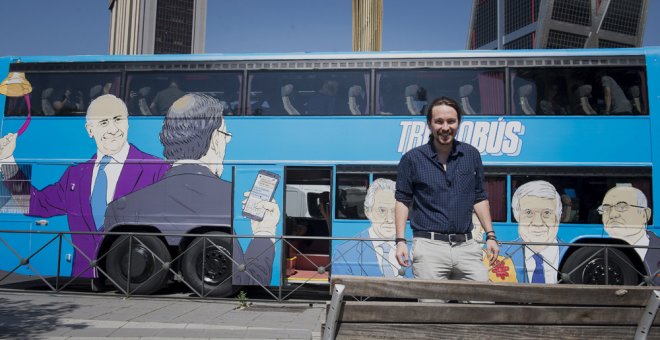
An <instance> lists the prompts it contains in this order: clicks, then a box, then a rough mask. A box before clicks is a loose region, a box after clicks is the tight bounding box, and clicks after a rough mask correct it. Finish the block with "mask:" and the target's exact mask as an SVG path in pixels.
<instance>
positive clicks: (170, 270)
mask: <svg viewBox="0 0 660 340" xmlns="http://www.w3.org/2000/svg"><path fill="white" fill-rule="evenodd" d="M77 234H78V235H88V236H90V241H91V239H92V237H91V236H92V235H97V236H102V237H104V238H112V240H113V242H112V244H111V246H110V247H109V248H107V251H104V252H103V253H102V254H100V255H99V257H98V258H94V257H93V256H90V254H86V253H85V252H84V251H83V249H81V248H80V246H79V245H77V244H75V242H73V241H72V236H73V235H77ZM10 235H11V236H12V237H9V236H10ZM17 235H19V236H20V237H23V238H26V237H30V239H31V240H32V241H31V242H32V243H35V236H37V235H42V236H44V237H45V239H44V241H41V242H39V244H38V245H36V246H34V244H33V247H34V249H35V250H33V251H29V254H26V253H25V249H23V248H21V247H19V245H17V244H16V243H14V242H12V241H13V239H15V238H16V236H17ZM154 237H156V238H158V240H159V242H163V241H164V239H165V238H170V237H173V238H183V239H187V240H190V239H192V240H190V242H188V243H187V246H186V247H185V248H183V249H178V251H176V252H174V253H171V252H169V251H168V252H166V253H163V251H162V249H160V250H159V249H156V248H157V247H155V245H157V244H156V243H153V242H152V241H149V238H152V239H153V238H154ZM8 238H11V240H9V241H8ZM264 238H265V239H269V240H271V242H268V246H267V247H265V248H262V249H259V251H258V252H257V253H254V254H251V256H250V257H248V258H246V257H245V256H243V257H241V258H234V253H233V251H232V249H228V248H229V247H228V246H227V245H228V244H232V248H233V247H234V246H237V245H238V244H239V242H238V240H240V239H250V242H252V241H254V240H256V239H264ZM299 240H322V241H327V242H328V243H329V244H330V242H331V241H351V242H355V246H357V245H361V246H362V247H364V248H370V249H371V250H372V251H373V252H374V254H375V255H376V256H381V263H383V264H385V263H388V264H391V265H396V264H394V263H391V260H390V258H385V257H382V254H380V253H379V252H377V251H376V249H375V246H374V244H373V243H374V242H373V241H386V240H375V239H365V238H350V237H342V238H331V237H319V236H317V237H310V236H273V237H271V236H254V235H228V234H222V233H218V234H180V233H167V234H166V233H162V234H155V233H141V232H107V233H92V232H89V233H83V232H55V231H24V230H23V231H21V230H0V254H6V255H3V259H2V263H3V266H6V267H5V268H4V269H6V270H4V271H1V272H0V288H4V289H12V288H13V289H22V288H25V285H24V284H21V282H25V281H29V282H30V283H31V284H32V285H34V283H35V280H36V282H38V283H42V285H41V287H43V288H44V289H47V290H50V291H54V292H62V291H65V290H68V289H69V288H72V287H74V286H75V287H76V288H77V289H80V288H79V285H78V284H77V283H78V282H80V279H81V278H82V276H83V274H84V273H86V272H89V271H90V270H91V271H94V272H95V273H96V276H97V279H95V282H96V283H97V284H98V283H99V282H100V281H107V282H109V283H111V284H112V286H114V288H115V289H116V290H117V292H118V293H120V294H122V295H125V296H126V297H130V296H133V295H141V294H142V293H141V292H143V291H144V288H145V287H146V286H148V285H150V284H153V283H154V282H157V281H159V280H161V281H162V280H164V281H163V282H166V281H167V280H168V279H172V280H174V281H177V282H180V283H181V284H183V285H184V286H185V287H186V289H187V290H189V292H190V293H192V297H195V298H216V297H217V295H218V293H219V292H221V291H223V289H226V287H231V286H232V283H233V281H235V280H234V279H235V278H236V279H240V280H239V281H241V282H248V283H249V284H250V285H252V286H255V287H257V288H258V289H259V290H261V291H263V292H265V296H266V297H267V298H268V299H273V300H277V301H280V302H281V301H285V300H288V299H290V298H292V297H295V294H296V293H297V292H298V291H300V290H301V289H302V288H303V287H306V286H309V285H311V284H315V286H316V287H318V279H319V278H321V279H323V278H327V277H328V276H327V275H328V274H330V272H331V269H332V265H333V257H332V256H331V254H327V255H328V257H327V259H328V262H327V263H326V262H324V263H321V262H318V261H317V260H315V258H314V256H310V255H309V254H306V253H305V252H304V250H303V249H299V247H298V245H297V242H298V241H299ZM200 242H201V249H202V250H201V254H198V255H201V257H199V258H200V259H201V263H198V262H197V263H193V264H194V266H195V268H194V271H195V272H196V273H197V274H198V277H197V279H199V280H200V281H201V282H194V281H195V280H191V279H190V276H191V275H190V274H189V275H185V274H184V273H183V271H182V270H183V267H184V266H191V265H193V264H190V263H188V264H184V263H183V259H184V258H185V257H186V256H191V255H190V253H191V252H194V251H199V250H195V249H196V248H198V247H199V246H200ZM163 244H164V245H165V244H166V243H165V242H163ZM277 245H281V246H282V248H284V249H289V250H290V253H293V254H296V256H299V257H301V258H303V259H305V261H307V262H308V263H310V264H311V265H312V266H313V267H314V268H316V274H314V273H313V271H311V272H310V273H311V274H312V275H311V276H310V277H307V278H303V279H301V280H299V281H297V283H295V284H289V283H288V282H287V276H286V274H285V273H286V265H287V259H286V258H284V259H283V260H282V261H281V264H282V266H281V273H277V272H273V271H272V267H273V266H272V263H270V264H269V266H270V268H266V267H264V264H263V263H261V262H260V261H261V260H263V259H264V258H267V259H271V262H272V261H273V260H272V258H275V259H277V258H278V257H277V256H275V255H274V252H275V250H276V248H277ZM65 246H66V247H67V249H69V248H68V247H72V248H73V249H74V251H75V253H76V254H78V255H81V256H83V258H84V263H85V264H86V267H85V268H84V269H83V270H80V271H79V272H78V273H75V274H74V275H66V276H65V275H62V273H63V268H64V265H63V264H62V259H63V251H64V247H65ZM238 246H240V245H238ZM500 246H501V249H502V250H503V252H502V253H501V256H503V257H502V260H501V261H504V260H505V259H506V258H512V257H514V256H520V255H523V254H518V253H519V252H520V253H524V256H521V257H522V258H523V259H524V258H529V257H531V256H532V255H533V254H537V253H538V252H537V251H535V250H534V249H537V247H539V246H542V247H558V248H559V249H558V252H557V254H560V253H561V254H568V259H564V260H562V263H561V266H560V264H559V263H557V262H555V261H551V260H548V259H545V258H543V261H544V262H545V263H546V264H547V266H549V267H550V268H552V269H553V270H555V271H556V272H557V283H601V284H603V283H606V284H630V281H631V280H634V281H636V282H634V284H638V285H657V284H658V281H660V279H658V278H659V276H658V272H657V271H656V272H654V273H650V274H649V273H646V270H645V269H643V268H644V267H645V265H644V263H643V260H644V259H643V257H639V258H637V259H636V258H634V257H633V258H632V259H631V258H630V257H629V256H628V255H630V254H637V253H636V250H635V249H646V252H648V251H650V249H654V248H652V247H635V246H630V245H623V244H605V243H602V244H579V243H525V242H501V243H500ZM50 247H56V253H57V261H54V262H55V264H54V266H55V267H54V268H53V267H46V268H43V267H39V266H36V265H34V263H33V260H34V259H35V257H37V256H44V255H45V256H53V255H54V254H55V251H53V249H50ZM47 248H48V250H46V249H47ZM124 249H126V250H129V249H130V251H127V253H125V252H126V250H124ZM581 249H588V250H581ZM113 252H116V253H115V255H113V256H115V257H116V256H119V257H120V258H121V259H122V263H120V264H119V267H116V266H115V267H114V270H115V271H117V270H120V271H121V273H123V274H124V275H123V276H122V275H119V276H118V275H117V274H116V273H114V274H113V273H110V272H109V270H108V269H109V267H108V262H107V261H108V257H110V254H112V253H113ZM119 252H121V253H119ZM569 252H570V254H569ZM281 254H282V255H283V256H284V254H285V252H284V251H282V252H281ZM516 254H518V255H516ZM626 254H628V255H626ZM7 255H8V256H9V258H7ZM172 255H173V257H172ZM135 256H140V257H142V258H146V259H149V261H151V262H150V263H149V264H150V265H152V267H153V270H152V271H151V272H149V273H148V274H149V275H148V276H147V277H136V276H135V275H134V274H135V273H138V272H140V273H141V272H142V271H143V270H144V268H143V267H144V263H141V262H139V261H134V257H135ZM269 256H270V257H269ZM576 256H577V257H576ZM571 258H573V260H571V261H572V262H570V263H567V261H568V260H570V259H571ZM78 260H80V259H78ZM355 260H356V261H359V259H355ZM658 260H660V259H656V260H655V261H656V262H657V261H658ZM51 262H53V261H51ZM218 264H220V265H222V266H224V267H223V268H224V269H225V271H224V272H219V273H218V272H214V270H216V269H218V268H216V267H214V266H216V265H218ZM358 265H365V266H367V265H370V266H373V265H374V264H373V263H371V264H366V263H365V264H361V263H359V264H358ZM496 265H497V264H496ZM516 265H519V263H517V264H516ZM567 265H568V266H567ZM227 266H231V268H230V269H229V270H228V268H227ZM560 267H561V268H560ZM67 268H68V265H67ZM269 269H270V275H264V273H267V272H268V270H269ZM402 269H403V268H401V269H400V270H399V272H398V274H399V276H404V274H405V270H402ZM490 269H492V268H490ZM518 269H519V268H515V269H514V270H515V271H516V272H518V274H519V275H520V274H522V275H527V273H526V272H525V271H524V270H523V271H522V272H521V271H519V270H518ZM406 270H411V269H410V268H408V269H406ZM561 270H564V272H562V271H561ZM19 271H22V272H29V274H20V273H19ZM365 272H366V270H365ZM207 273H208V274H209V275H207ZM216 274H217V275H216ZM273 275H280V277H279V278H276V279H275V281H277V282H279V285H271V282H273V279H272V276H273ZM585 275H586V277H585ZM193 276H194V275H193ZM118 277H119V279H118ZM315 279H316V280H315ZM518 280H519V281H525V282H528V281H530V280H521V279H518ZM585 280H586V281H587V282H585ZM122 281H123V282H122ZM90 287H91V286H90ZM232 289H233V288H232ZM234 291H235V290H232V292H234ZM224 292H226V291H224ZM221 295H222V294H221ZM327 298H329V295H328V296H327V297H326V299H327Z"/></svg>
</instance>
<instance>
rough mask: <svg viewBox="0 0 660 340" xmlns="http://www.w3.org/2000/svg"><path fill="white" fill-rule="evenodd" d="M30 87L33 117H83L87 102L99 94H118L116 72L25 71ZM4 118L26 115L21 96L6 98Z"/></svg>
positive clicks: (118, 78) (25, 105)
mask: <svg viewBox="0 0 660 340" xmlns="http://www.w3.org/2000/svg"><path fill="white" fill-rule="evenodd" d="M25 77H26V78H27V80H28V81H29V82H30V84H32V93H30V104H31V112H32V115H34V116H84V115H85V112H86V111H87V107H88V106H89V103H90V102H91V101H92V100H94V99H95V98H96V97H98V96H100V95H102V94H113V95H115V96H117V95H119V80H120V78H121V76H120V74H119V73H107V72H104V73H92V72H70V73H69V72H67V73H46V72H27V73H26V74H25ZM7 99H8V100H7V101H6V104H5V115H6V116H27V103H26V102H25V100H24V99H23V98H22V97H19V98H10V97H8V98H7Z"/></svg>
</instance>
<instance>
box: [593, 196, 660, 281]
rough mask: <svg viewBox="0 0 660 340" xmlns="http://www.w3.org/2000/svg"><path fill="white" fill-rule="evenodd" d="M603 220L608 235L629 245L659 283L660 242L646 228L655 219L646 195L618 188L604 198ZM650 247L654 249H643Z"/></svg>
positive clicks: (600, 212)
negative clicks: (652, 217) (633, 247)
mask: <svg viewBox="0 0 660 340" xmlns="http://www.w3.org/2000/svg"><path fill="white" fill-rule="evenodd" d="M598 213H599V214H600V215H601V216H602V219H603V226H604V228H605V231H606V232H607V234H608V235H610V237H612V238H618V239H621V240H624V241H626V242H627V243H628V244H630V245H633V246H640V248H635V251H636V252H637V254H638V255H639V257H640V258H641V259H643V260H644V264H645V265H646V269H647V270H648V272H649V275H651V278H652V279H653V280H654V281H655V282H658V281H660V278H658V272H659V271H660V249H655V248H658V247H660V238H658V236H656V235H655V233H653V232H652V231H648V230H646V224H647V223H648V221H649V220H650V219H651V208H649V207H648V202H647V200H646V195H644V193H643V192H642V191H641V190H639V189H637V188H634V187H632V186H631V185H630V184H617V185H616V186H615V187H614V188H612V189H610V190H609V191H608V192H607V193H606V194H605V197H604V198H603V204H601V205H600V206H599V207H598ZM641 247H650V248H641Z"/></svg>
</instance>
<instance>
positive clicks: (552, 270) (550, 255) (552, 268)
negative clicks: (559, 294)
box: [524, 239, 559, 283]
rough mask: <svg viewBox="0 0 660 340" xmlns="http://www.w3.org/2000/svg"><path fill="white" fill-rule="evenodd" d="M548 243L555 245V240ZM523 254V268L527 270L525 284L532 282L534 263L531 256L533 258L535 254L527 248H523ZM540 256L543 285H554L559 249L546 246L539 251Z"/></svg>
mask: <svg viewBox="0 0 660 340" xmlns="http://www.w3.org/2000/svg"><path fill="white" fill-rule="evenodd" d="M549 243H557V239H555V240H553V241H551V242H549ZM524 252H525V267H526V268H527V282H532V276H533V275H534V270H535V269H536V261H535V260H534V258H533V257H532V256H534V254H535V253H534V252H533V251H531V250H530V249H528V248H527V247H525V248H524ZM540 254H541V256H543V274H544V276H545V283H556V282H557V268H559V247H557V246H548V247H546V248H545V249H543V250H541V252H540Z"/></svg>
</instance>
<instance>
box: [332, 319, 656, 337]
mask: <svg viewBox="0 0 660 340" xmlns="http://www.w3.org/2000/svg"><path fill="white" fill-rule="evenodd" d="M634 336H635V327H634V326H612V327H608V326H548V325H527V326H515V325H497V326H492V327H484V326H483V325H471V324H391V323H389V324H388V323H344V324H342V325H341V326H340V327H339V332H338V333H337V339H342V340H344V339H406V340H409V339H449V338H452V339H506V340H510V339H535V340H538V339H556V340H564V339H617V340H619V339H632V338H633V337H634ZM648 339H660V333H656V330H653V329H652V330H651V333H649V335H648Z"/></svg>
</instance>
